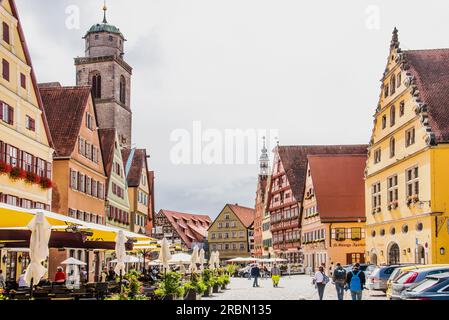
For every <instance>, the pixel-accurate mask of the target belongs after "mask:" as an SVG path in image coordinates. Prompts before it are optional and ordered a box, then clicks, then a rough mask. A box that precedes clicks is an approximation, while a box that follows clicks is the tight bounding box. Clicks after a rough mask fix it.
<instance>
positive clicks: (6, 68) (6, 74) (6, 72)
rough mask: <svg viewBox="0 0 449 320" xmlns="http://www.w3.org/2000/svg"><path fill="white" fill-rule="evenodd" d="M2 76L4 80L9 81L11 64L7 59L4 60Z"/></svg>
mask: <svg viewBox="0 0 449 320" xmlns="http://www.w3.org/2000/svg"><path fill="white" fill-rule="evenodd" d="M2 75H3V79H5V80H6V81H9V62H8V60H6V59H3V61H2Z"/></svg>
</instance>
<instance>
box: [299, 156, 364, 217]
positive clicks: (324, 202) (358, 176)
mask: <svg viewBox="0 0 449 320" xmlns="http://www.w3.org/2000/svg"><path fill="white" fill-rule="evenodd" d="M307 158H308V160H309V165H310V172H311V175H312V181H313V187H314V193H315V196H316V201H317V205H318V212H319V214H320V219H321V221H322V222H332V221H345V222H351V221H358V220H359V219H360V220H361V221H366V217H365V180H364V172H365V166H366V159H367V155H309V156H308V157H307Z"/></svg>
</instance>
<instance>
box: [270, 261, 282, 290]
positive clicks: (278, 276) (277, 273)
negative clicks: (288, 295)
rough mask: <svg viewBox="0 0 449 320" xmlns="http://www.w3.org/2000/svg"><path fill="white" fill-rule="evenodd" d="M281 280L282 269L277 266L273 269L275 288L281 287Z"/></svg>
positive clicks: (272, 277)
mask: <svg viewBox="0 0 449 320" xmlns="http://www.w3.org/2000/svg"><path fill="white" fill-rule="evenodd" d="M280 279H281V269H279V268H278V266H277V265H276V264H275V265H274V266H273V268H271V280H272V281H273V287H275V288H277V287H278V286H279V280H280Z"/></svg>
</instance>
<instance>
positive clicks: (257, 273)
mask: <svg viewBox="0 0 449 320" xmlns="http://www.w3.org/2000/svg"><path fill="white" fill-rule="evenodd" d="M251 277H252V278H254V282H253V287H259V282H258V280H259V277H260V268H259V266H258V265H257V264H255V265H254V266H253V267H252V269H251Z"/></svg>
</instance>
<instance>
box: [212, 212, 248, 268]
mask: <svg viewBox="0 0 449 320" xmlns="http://www.w3.org/2000/svg"><path fill="white" fill-rule="evenodd" d="M254 216H255V210H254V209H251V208H246V207H242V206H239V205H231V204H227V205H226V206H225V207H224V208H223V210H221V212H220V214H219V215H218V217H217V218H216V219H215V221H214V222H213V223H212V225H211V226H210V227H209V230H208V234H209V254H210V252H211V251H219V252H220V260H228V259H232V258H237V257H249V256H250V255H251V251H252V249H253V247H254Z"/></svg>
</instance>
